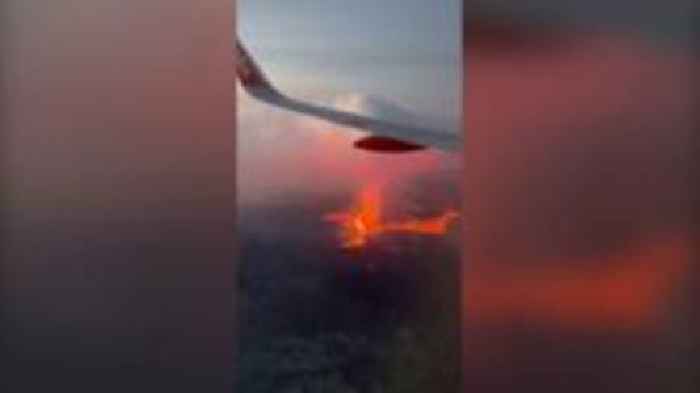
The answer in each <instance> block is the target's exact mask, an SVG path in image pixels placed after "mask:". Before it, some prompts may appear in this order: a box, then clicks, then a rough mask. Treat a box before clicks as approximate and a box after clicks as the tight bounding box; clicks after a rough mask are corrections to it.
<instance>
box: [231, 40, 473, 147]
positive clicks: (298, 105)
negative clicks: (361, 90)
mask: <svg viewBox="0 0 700 393" xmlns="http://www.w3.org/2000/svg"><path fill="white" fill-rule="evenodd" d="M235 50H236V75H237V76H238V79H239V80H240V82H241V84H242V85H243V88H244V89H245V91H246V92H247V93H248V94H250V95H251V96H253V97H255V98H257V99H258V100H260V101H264V102H266V103H268V104H271V105H274V106H278V107H281V108H284V109H288V110H291V111H294V112H299V113H303V114H306V115H309V116H314V117H317V118H320V119H323V120H326V121H328V122H331V123H335V124H338V125H341V126H345V127H352V128H355V129H358V130H361V131H365V132H367V133H368V134H369V135H368V137H366V138H363V139H360V140H359V141H356V142H355V147H357V148H360V149H366V150H371V151H378V152H407V151H414V150H422V149H425V148H428V147H434V148H437V149H440V150H444V151H454V150H457V149H459V148H460V147H461V138H460V136H459V135H457V134H454V133H449V132H444V131H443V132H441V131H438V130H432V129H427V128H420V127H412V126H408V125H402V124H396V123H393V122H387V121H383V120H379V119H374V118H371V117H367V116H362V115H358V114H355V113H351V112H343V111H338V110H335V109H332V108H327V107H323V106H319V105H315V104H312V103H308V102H304V101H299V100H296V99H293V98H290V97H287V96H285V95H284V94H282V93H280V92H279V91H278V90H277V89H276V88H275V87H274V86H273V85H272V83H270V80H269V79H268V78H267V77H266V76H265V74H264V73H263V72H262V70H261V69H260V67H259V66H258V65H257V64H256V63H255V61H254V60H253V58H252V57H251V56H250V54H249V53H248V51H247V50H246V49H245V48H244V47H243V45H242V44H241V43H240V41H239V40H236V48H235Z"/></svg>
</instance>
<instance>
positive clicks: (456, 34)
mask: <svg viewBox="0 0 700 393" xmlns="http://www.w3.org/2000/svg"><path fill="white" fill-rule="evenodd" d="M460 10H461V2H460V1H457V0H451V1H445V2H441V3H440V5H437V6H436V5H435V3H433V2H428V1H415V0H412V1H396V0H393V1H385V2H381V3H379V4H378V3H376V2H373V1H356V2H352V3H351V4H348V3H346V2H341V1H320V0H316V1H302V2H295V3H293V4H292V3H289V2H285V1H251V0H248V1H239V2H238V9H237V11H238V19H237V23H238V30H239V33H238V34H239V36H240V38H241V40H242V41H243V42H244V44H245V45H246V46H247V47H248V48H249V50H250V51H251V52H252V54H253V56H255V57H256V59H257V61H258V63H259V64H260V65H261V67H262V68H263V70H264V71H265V72H266V73H267V75H268V77H269V78H270V79H271V80H272V82H273V83H274V84H275V85H277V86H278V87H279V88H280V89H281V90H282V91H283V92H286V93H288V94H289V95H290V96H293V97H299V98H304V99H307V100H309V101H312V102H315V103H319V104H322V105H329V106H333V107H336V108H338V109H343V110H350V111H355V112H360V113H364V114H368V115H373V116H376V117H378V118H383V119H385V120H393V121H397V122H400V123H407V124H413V125H425V126H430V127H432V128H436V129H439V130H445V131H446V132H458V131H456V130H459V129H460V128H461V127H460V125H461V120H460V113H461V112H460V111H461V105H460V102H461V90H460V89H461V83H460V78H461V40H460V32H461V12H460ZM360 26H361V27H360ZM237 97H238V104H239V112H238V130H237V132H238V152H239V183H238V184H239V188H238V189H239V201H240V202H241V203H242V204H244V205H245V204H247V203H250V202H256V203H259V202H263V201H264V200H265V198H266V196H269V195H272V196H273V197H274V195H278V194H279V192H280V191H288V192H290V191H294V192H317V191H323V190H324V189H335V190H339V189H343V188H345V189H346V190H349V189H351V188H353V187H355V188H356V187H357V186H358V185H359V184H358V183H360V182H364V181H365V180H366V177H367V176H368V174H369V173H379V172H384V174H379V176H390V177H393V178H396V177H401V176H409V177H410V176H411V175H410V174H411V173H417V172H421V171H425V170H426V169H425V168H426V165H435V164H434V163H436V162H437V163H438V166H444V165H449V164H445V163H444V162H443V161H449V160H452V161H454V160H455V158H454V157H451V158H449V157H448V158H447V159H442V158H440V159H436V158H435V154H434V153H418V154H415V155H408V156H403V157H396V156H392V157H381V156H378V155H373V154H366V152H360V151H354V150H353V149H352V148H351V144H352V142H353V140H354V139H353V138H357V137H358V135H359V134H357V133H356V132H355V131H353V130H348V129H345V130H341V129H339V128H338V127H336V126H332V125H330V124H327V123H325V122H321V121H317V120H314V119H311V118H308V117H305V116H299V115H296V114H291V113H287V112H283V111H279V110H277V109H275V108H271V107H269V106H267V105H265V104H260V103H257V102H253V101H252V100H251V99H250V98H249V97H248V96H247V95H245V94H244V93H242V92H241V89H239V94H238V96H237ZM327 131H332V132H327ZM421 163H422V164H421ZM380 167H381V168H383V170H377V168H380ZM453 167H454V165H453Z"/></svg>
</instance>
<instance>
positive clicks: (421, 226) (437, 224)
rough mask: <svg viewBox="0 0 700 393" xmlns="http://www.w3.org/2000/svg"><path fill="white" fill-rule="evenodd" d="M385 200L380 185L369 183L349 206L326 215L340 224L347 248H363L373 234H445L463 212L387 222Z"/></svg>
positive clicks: (325, 216) (448, 211)
mask: <svg viewBox="0 0 700 393" xmlns="http://www.w3.org/2000/svg"><path fill="white" fill-rule="evenodd" d="M382 202H383V201H382V196H381V190H380V188H379V187H377V186H368V187H366V188H364V189H363V190H362V191H361V192H360V194H359V195H358V197H357V200H356V201H355V203H354V205H353V206H352V207H351V208H350V209H349V210H347V211H340V212H333V213H329V214H326V215H324V219H325V220H326V221H329V222H334V223H337V224H338V225H339V227H340V236H341V240H342V247H343V248H362V247H364V246H366V245H367V242H368V241H369V239H370V238H372V237H374V236H377V235H381V234H387V233H409V234H417V235H433V236H439V235H444V234H445V233H447V230H448V226H449V224H450V223H451V222H452V221H453V220H454V219H456V218H457V217H458V216H459V214H458V213H457V212H456V211H455V210H452V209H450V210H447V211H446V212H444V213H443V214H441V215H439V216H435V217H430V218H408V219H403V220H399V221H389V222H384V221H383V217H382V210H383V209H382Z"/></svg>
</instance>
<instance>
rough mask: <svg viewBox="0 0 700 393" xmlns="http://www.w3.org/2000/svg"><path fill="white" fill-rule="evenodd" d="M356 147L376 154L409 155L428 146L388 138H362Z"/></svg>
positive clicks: (356, 142) (355, 144)
mask: <svg viewBox="0 0 700 393" xmlns="http://www.w3.org/2000/svg"><path fill="white" fill-rule="evenodd" d="M354 146H355V147H356V148H358V149H362V150H368V151H372V152H376V153H408V152H412V151H419V150H425V149H426V146H423V145H418V144H415V143H411V142H405V141H402V140H399V139H394V138H390V137H386V136H369V137H367V138H362V139H360V140H358V141H355V143H354Z"/></svg>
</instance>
